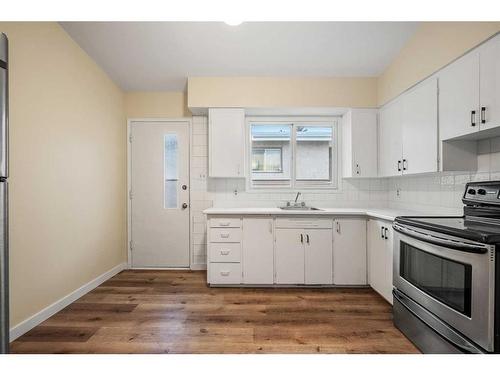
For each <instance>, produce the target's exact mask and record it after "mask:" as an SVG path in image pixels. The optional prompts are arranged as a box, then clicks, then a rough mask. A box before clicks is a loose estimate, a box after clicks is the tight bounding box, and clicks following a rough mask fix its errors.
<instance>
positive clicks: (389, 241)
mask: <svg viewBox="0 0 500 375" xmlns="http://www.w3.org/2000/svg"><path fill="white" fill-rule="evenodd" d="M385 228H386V229H387V230H385V229H384V233H385V237H387V238H385V239H384V253H385V273H384V284H383V289H382V293H381V294H382V297H384V298H385V299H386V300H387V301H388V302H389V303H390V304H391V305H392V276H393V269H394V264H393V263H394V262H393V244H394V242H393V229H392V227H391V225H390V223H386V225H385Z"/></svg>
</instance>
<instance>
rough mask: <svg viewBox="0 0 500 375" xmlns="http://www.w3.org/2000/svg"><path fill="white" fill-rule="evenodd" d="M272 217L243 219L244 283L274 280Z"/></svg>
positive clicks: (270, 281) (269, 282)
mask: <svg viewBox="0 0 500 375" xmlns="http://www.w3.org/2000/svg"><path fill="white" fill-rule="evenodd" d="M273 245H274V244H273V220H272V218H244V219H243V241H242V246H243V259H242V261H243V283H244V284H272V283H273V281H274V277H273V270H274V254H273Z"/></svg>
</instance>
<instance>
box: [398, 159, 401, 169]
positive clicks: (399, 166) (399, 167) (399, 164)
mask: <svg viewBox="0 0 500 375" xmlns="http://www.w3.org/2000/svg"><path fill="white" fill-rule="evenodd" d="M398 172H401V160H398Z"/></svg>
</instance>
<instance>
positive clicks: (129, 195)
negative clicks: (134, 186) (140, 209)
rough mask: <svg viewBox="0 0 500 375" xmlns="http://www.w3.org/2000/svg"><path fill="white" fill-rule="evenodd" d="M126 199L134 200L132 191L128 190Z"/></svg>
mask: <svg viewBox="0 0 500 375" xmlns="http://www.w3.org/2000/svg"><path fill="white" fill-rule="evenodd" d="M128 198H129V199H132V198H134V194H133V193H132V190H130V191H129V192H128Z"/></svg>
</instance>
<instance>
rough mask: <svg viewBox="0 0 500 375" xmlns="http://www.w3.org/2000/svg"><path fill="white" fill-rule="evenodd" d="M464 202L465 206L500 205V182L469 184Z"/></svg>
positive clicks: (466, 187)
mask: <svg viewBox="0 0 500 375" xmlns="http://www.w3.org/2000/svg"><path fill="white" fill-rule="evenodd" d="M462 201H463V202H464V203H465V204H486V205H488V204H495V205H500V181H478V182H469V183H468V184H467V185H466V186H465V192H464V197H463V199H462Z"/></svg>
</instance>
